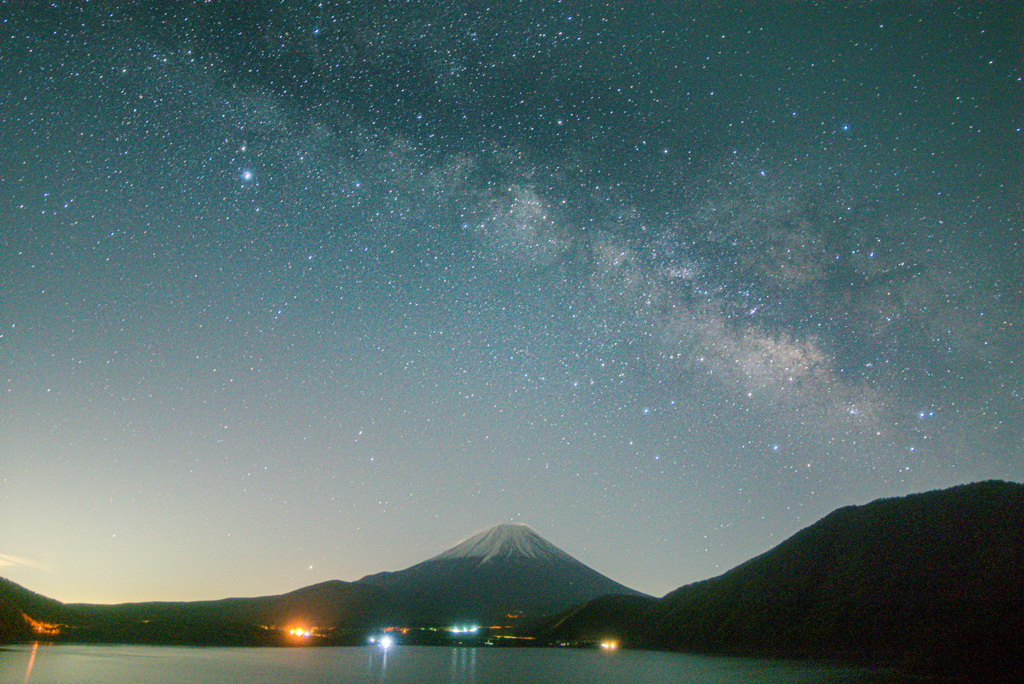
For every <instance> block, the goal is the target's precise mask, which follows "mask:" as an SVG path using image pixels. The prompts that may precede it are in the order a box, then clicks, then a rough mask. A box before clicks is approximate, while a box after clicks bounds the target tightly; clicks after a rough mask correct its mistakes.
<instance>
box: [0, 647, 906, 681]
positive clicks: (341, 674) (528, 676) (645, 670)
mask: <svg viewBox="0 0 1024 684" xmlns="http://www.w3.org/2000/svg"><path fill="white" fill-rule="evenodd" d="M896 681H899V680H896V679H893V678H891V677H888V676H887V675H886V674H885V673H883V672H879V671H871V670H863V669H856V668H837V667H832V666H827V665H822V664H815V663H803V662H791V661H765V660H752V659H744V658H712V657H704V656H691V655H683V654H678V653H652V652H648V651H614V652H610V653H609V652H603V651H582V650H568V649H566V650H561V649H533V648H515V649H512V648H509V649H505V648H486V647H481V648H443V647H429V646H393V647H391V648H390V649H388V650H383V649H381V648H379V647H371V646H367V647H358V648H177V647H170V646H31V645H28V646H13V647H8V648H4V649H0V682H4V683H5V684H7V683H11V684H18V683H21V684H79V683H84V682H90V683H92V682H115V683H117V684H129V683H132V684H171V683H173V684H205V683H208V682H209V683H214V682H216V683H217V684H225V683H227V682H246V683H248V684H283V683H285V682H287V683H288V684H296V683H301V682H317V683H318V684H348V683H349V682H359V683H361V684H362V683H365V682H377V683H380V684H426V683H428V682H429V683H431V684H433V683H435V682H438V683H445V684H491V683H497V682H502V683H510V684H527V683H529V684H542V683H547V682H559V683H561V682H580V683H581V684H582V683H586V684H613V683H614V684H620V683H621V682H632V683H635V684H645V683H647V682H650V683H652V684H653V683H655V682H657V683H658V684H663V683H665V682H695V683H696V682H700V683H701V684H714V683H716V682H722V683H729V684H734V683H735V684H739V683H743V682H750V683H754V682H757V683H758V684H760V683H762V682H772V683H774V684H785V683H789V682H800V683H802V684H812V683H814V682H896Z"/></svg>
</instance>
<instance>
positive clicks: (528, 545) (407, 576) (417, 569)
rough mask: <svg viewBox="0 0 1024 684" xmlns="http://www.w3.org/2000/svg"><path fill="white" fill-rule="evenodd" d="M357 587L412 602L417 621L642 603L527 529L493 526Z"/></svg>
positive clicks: (485, 620)
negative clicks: (607, 601) (611, 597)
mask: <svg viewBox="0 0 1024 684" xmlns="http://www.w3.org/2000/svg"><path fill="white" fill-rule="evenodd" d="M357 583H358V584H365V585H371V586H376V587H381V588H384V589H388V590H393V591H400V592H402V593H403V594H405V595H407V596H409V597H412V599H413V603H412V609H413V610H412V613H411V614H412V615H414V616H415V619H417V620H419V621H422V622H430V623H434V624H444V623H447V622H451V621H468V622H478V623H491V622H492V621H495V620H499V621H507V620H508V619H509V616H517V617H525V618H533V617H540V616H543V615H547V614H551V613H554V612H558V611H562V610H565V609H566V608H569V607H570V606H573V605H576V604H578V603H582V602H584V601H588V600H590V599H592V598H595V597H597V596H601V595H603V594H625V595H632V596H641V595H642V594H640V592H637V591H635V590H633V589H630V588H628V587H625V586H623V585H621V584H619V583H618V582H615V581H613V580H611V579H609V578H607V577H605V576H604V575H602V574H600V573H598V572H597V571H595V570H593V569H591V568H589V567H587V566H586V565H584V564H583V563H581V562H579V561H578V560H576V559H575V558H573V557H572V556H570V555H569V554H567V553H565V552H564V551H562V550H561V549H559V548H558V547H556V546H554V545H553V544H551V543H550V542H548V541H546V540H545V539H543V538H542V537H541V536H540V535H538V534H537V533H536V532H534V531H533V530H531V529H530V528H529V527H527V526H525V525H507V524H506V525H498V526H496V527H493V528H491V529H489V530H486V531H484V532H481V533H480V534H478V535H475V536H473V537H470V538H469V539H467V540H465V541H464V542H462V543H460V544H458V545H456V546H455V547H453V548H451V549H449V550H448V551H445V552H443V553H441V554H438V555H437V556H435V557H433V558H431V559H429V560H426V561H424V562H422V563H418V564H417V565H414V566H412V567H410V568H406V569H405V570H400V571H397V572H382V573H377V574H374V575H368V576H366V577H364V578H362V579H361V580H359V581H358V582H357Z"/></svg>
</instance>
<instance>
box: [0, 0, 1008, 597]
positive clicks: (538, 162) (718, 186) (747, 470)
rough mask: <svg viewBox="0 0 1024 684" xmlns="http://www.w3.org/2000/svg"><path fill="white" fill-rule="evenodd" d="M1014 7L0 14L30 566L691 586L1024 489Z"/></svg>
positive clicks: (161, 578) (1, 113)
mask: <svg viewBox="0 0 1024 684" xmlns="http://www.w3.org/2000/svg"><path fill="white" fill-rule="evenodd" d="M1015 4H1016V3H1012V2H1004V3H998V2H986V3H975V4H963V5H961V6H959V7H958V6H957V5H956V4H955V3H946V2H929V3H924V2H922V3H916V4H915V3H910V2H908V3H903V2H900V3H890V2H880V3H875V4H862V3H858V4H856V5H854V6H853V7H845V8H844V7H842V6H841V4H840V3H834V2H824V3H821V5H820V6H817V7H816V6H815V5H813V4H810V3H797V2H785V3H784V2H776V3H769V4H764V5H761V6H757V5H754V4H752V3H723V4H722V5H721V6H716V5H714V4H713V3H682V2H664V3H651V2H624V3H603V2H592V1H590V2H583V1H579V2H573V1H568V0H566V1H562V2H559V1H557V0H549V1H547V2H512V1H510V0H496V1H495V2H494V3H490V4H488V3H485V2H477V1H469V0H464V1H462V2H426V1H421V2H399V1H379V2H370V1H367V2H356V1H353V2H347V3H344V2H340V3H332V2H327V1H326V0H325V1H324V2H322V3H321V2H316V1H311V0H287V1H284V0H281V1H270V0H261V1H246V2H229V1H213V2H167V1H159V2H158V1H156V0H139V1H137V2H64V1H63V0H60V2H54V3H53V4H52V5H51V4H49V3H43V2H34V1H29V0H22V1H7V2H2V1H0V382H2V386H3V389H2V394H0V575H2V576H5V577H7V578H9V579H11V580H14V581H16V582H18V583H20V584H23V585H24V586H26V587H28V588H30V589H32V590H34V591H37V592H40V593H43V594H46V595H48V596H52V597H54V598H57V599H60V600H63V601H90V602H120V601H136V600H186V599H209V598H220V597H224V596H251V595H265V594H278V593H283V592H286V591H291V590H293V589H296V588H298V587H301V586H305V585H309V584H313V583H315V582H320V581H324V580H328V579H342V580H347V581H352V580H355V579H358V578H359V577H362V576H363V575H366V574H369V573H372V572H377V571H381V570H397V569H401V568H405V567H408V566H410V565H412V564H414V563H417V562H419V561H421V560H424V559H426V558H428V557H430V556H433V555H435V554H437V553H439V552H441V551H443V550H444V549H446V548H448V547H450V546H453V545H454V544H455V543H457V542H458V541H460V540H461V539H463V538H465V537H467V536H469V535H471V534H474V533H476V532H479V531H480V530H482V529H484V528H486V527H489V526H491V525H494V524H497V523H500V522H523V523H527V524H529V525H530V526H531V527H533V528H534V529H535V530H536V531H537V532H538V533H540V534H541V535H542V536H544V537H545V538H546V539H548V540H549V541H551V542H552V543H554V544H555V545H557V546H559V547H560V548H562V549H563V550H565V551H566V552H568V553H570V554H571V555H573V556H575V557H576V558H578V559H579V560H581V561H583V562H584V563H586V564H588V565H590V566H591V567H593V568H594V569H596V570H598V571H599V572H602V573H604V574H606V575H608V576H610V577H611V578H613V579H615V580H617V581H619V582H622V583H624V584H626V585H629V586H631V587H634V588H636V589H639V590H641V591H645V592H648V593H651V594H655V595H662V594H664V593H665V592H667V591H669V590H671V589H674V588H676V587H678V586H680V585H682V584H686V583H689V582H692V581H696V580H700V579H705V578H708V577H711V576H714V575H717V574H720V573H722V572H724V571H725V570H728V569H729V568H731V567H733V566H735V565H737V564H738V563H740V562H742V561H745V560H747V559H749V558H751V557H753V556H754V555H756V554H758V553H761V552H764V551H766V550H767V549H769V548H771V547H772V546H774V545H776V544H778V543H779V542H781V541H783V540H784V539H785V538H787V537H788V536H789V535H791V534H793V533H794V532H796V531H797V530H799V529H801V528H803V527H806V526H807V525H809V524H811V523H813V522H815V521H816V520H818V519H819V518H821V517H822V516H824V515H825V514H827V513H829V512H830V511H832V510H834V509H836V508H838V507H840V506H843V505H848V504H860V503H866V502H868V501H870V500H873V499H875V498H879V497H889V496H900V495H905V494H908V493H912V492H919V491H924V490H929V489H935V488H941V487H948V486H952V485H955V484H960V483H966V482H972V481H977V480H983V479H990V478H999V479H1009V480H1014V481H1018V482H1019V481H1022V480H1024V454H1022V444H1024V359H1022V350H1024V247H1022V243H1021V240H1022V230H1024V211H1022V206H1024V132H1022V127H1024V39H1022V33H1021V32H1022V28H1021V27H1022V25H1024V16H1022V13H1021V10H1019V9H1016V8H1014V7H1013V6H1014V5H1015ZM612 5H615V6H612Z"/></svg>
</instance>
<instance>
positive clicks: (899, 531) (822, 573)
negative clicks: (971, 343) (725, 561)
mask: <svg viewBox="0 0 1024 684" xmlns="http://www.w3.org/2000/svg"><path fill="white" fill-rule="evenodd" d="M1022 614H1024V486H1022V485H1019V484H1013V483H1007V482H981V483H976V484H971V485H964V486H960V487H954V488H952V489H948V490H942V491H935V492H927V493H924V494H915V495H912V496H907V497H904V498H900V499H883V500H879V501H875V502H872V503H870V504H867V505H864V506H856V507H854V506H851V507H847V508H842V509H839V510H837V511H835V512H833V513H832V514H830V515H828V516H826V517H825V518H823V519H822V520H821V521H819V522H818V523H815V524H814V525H812V526H810V527H808V528H806V529H804V530H802V531H800V532H798V533H797V534H795V535H794V536H793V537H791V538H789V539H788V540H786V541H785V542H783V543H782V544H780V545H779V546H777V547H775V548H774V549H772V550H771V551H768V552H767V553H765V554H763V555H761V556H758V557H757V558H754V559H753V560H750V561H748V562H746V563H744V564H742V565H740V566H738V567H736V568H734V569H733V570H730V571H729V572H727V573H725V574H724V575H722V576H720V577H716V578H714V579H710V580H706V581H703V582H698V583H696V584H691V585H688V586H685V587H682V588H680V589H677V590H676V591H674V592H672V593H670V594H668V595H667V596H665V597H664V598H662V599H660V600H658V601H656V602H653V603H652V604H650V605H647V606H641V607H640V608H639V610H638V611H629V610H626V611H622V610H619V611H617V612H616V611H611V612H609V609H608V603H607V601H597V602H594V603H593V604H591V605H590V606H585V607H582V608H580V609H579V610H577V611H576V612H575V613H574V614H572V615H570V616H566V617H565V618H564V619H562V620H561V621H559V622H558V623H557V624H554V625H552V626H551V627H550V628H549V630H548V633H547V636H548V637H549V638H558V639H574V638H577V637H579V638H582V636H583V635H586V634H591V633H593V632H594V631H595V630H596V628H597V627H598V626H600V627H601V628H602V629H603V630H604V631H605V632H609V631H612V632H617V633H619V634H621V635H622V636H623V637H624V638H626V639H628V640H630V641H632V642H634V643H642V644H644V645H647V646H654V647H659V648H671V649H677V650H688V651H705V652H731V653H748V654H758V655H787V656H828V657H835V656H840V657H858V658H860V657H868V658H881V659H886V660H900V661H904V662H911V663H913V664H915V665H917V666H920V667H927V668H930V669H936V668H937V669H943V668H949V669H952V668H956V667H960V666H962V665H965V664H967V663H974V664H979V663H993V664H1000V663H1002V664H1009V663H1012V662H1017V661H1018V660H1020V659H1022V658H1024V647H1022V644H1024V618H1022Z"/></svg>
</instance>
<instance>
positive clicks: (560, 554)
mask: <svg viewBox="0 0 1024 684" xmlns="http://www.w3.org/2000/svg"><path fill="white" fill-rule="evenodd" d="M515 556H522V557H525V558H532V559H534V560H568V561H571V560H572V556H570V555H569V554H567V553H566V552H565V551H562V550H561V549H559V548H558V547H557V546H555V545H554V544H552V543H551V542H549V541H547V540H546V539H544V538H543V537H542V536H540V535H539V534H537V533H536V532H534V531H533V530H532V529H530V527H529V526H527V525H523V524H521V523H505V524H502V525H495V526H494V527H492V528H490V529H489V530H484V531H483V532H481V533H479V534H476V535H473V536H472V537H470V538H469V539H466V540H465V541H463V542H460V543H459V544H457V545H456V546H454V547H452V548H450V549H448V550H447V551H445V552H444V553H441V554H439V555H437V556H434V557H433V558H432V559H431V560H455V559H459V558H479V559H480V563H481V564H483V563H486V562H488V561H490V560H493V559H495V558H510V557H515Z"/></svg>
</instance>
